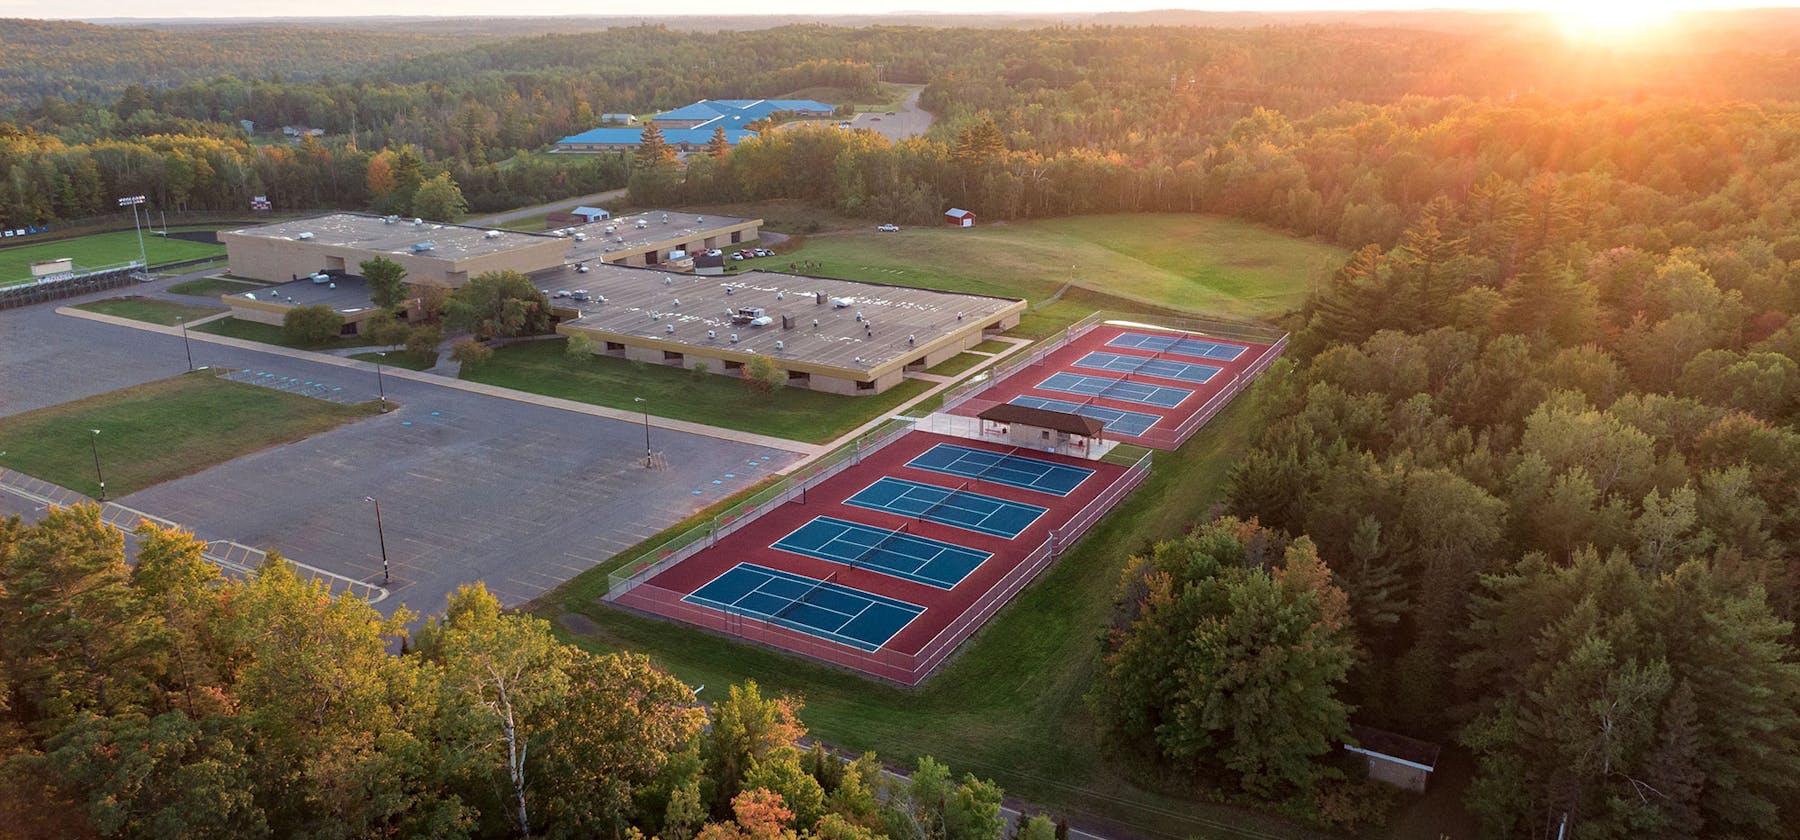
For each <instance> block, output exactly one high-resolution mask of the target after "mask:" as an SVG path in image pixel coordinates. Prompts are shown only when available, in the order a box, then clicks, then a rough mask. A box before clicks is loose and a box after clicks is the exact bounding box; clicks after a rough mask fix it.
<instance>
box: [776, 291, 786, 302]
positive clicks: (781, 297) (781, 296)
mask: <svg viewBox="0 0 1800 840" xmlns="http://www.w3.org/2000/svg"><path fill="white" fill-rule="evenodd" d="M775 299H776V300H787V296H786V295H784V294H782V293H780V292H776V293H775Z"/></svg>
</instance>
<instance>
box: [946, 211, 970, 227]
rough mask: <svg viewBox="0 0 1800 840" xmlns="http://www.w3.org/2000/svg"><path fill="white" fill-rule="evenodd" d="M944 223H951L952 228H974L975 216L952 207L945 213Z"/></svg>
mask: <svg viewBox="0 0 1800 840" xmlns="http://www.w3.org/2000/svg"><path fill="white" fill-rule="evenodd" d="M944 221H946V222H948V223H950V226H951V227H974V226H975V214H974V213H970V212H969V211H967V210H964V209H962V208H961V207H952V208H950V209H949V210H945V211H944Z"/></svg>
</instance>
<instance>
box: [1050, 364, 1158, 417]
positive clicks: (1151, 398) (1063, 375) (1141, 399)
mask: <svg viewBox="0 0 1800 840" xmlns="http://www.w3.org/2000/svg"><path fill="white" fill-rule="evenodd" d="M1037 387H1039V388H1041V389H1043V390H1045V391H1061V392H1062V393H1065V394H1080V395H1082V396H1084V397H1104V398H1106V399H1109V400H1119V401H1121V402H1134V403H1140V404H1143V405H1153V406H1156V407H1157V408H1174V407H1176V406H1178V405H1181V404H1182V402H1183V401H1185V400H1186V399H1187V398H1188V397H1191V396H1193V395H1194V392H1193V391H1189V390H1187V389H1185V388H1170V387H1168V386H1166V385H1146V384H1144V383H1142V382H1132V381H1130V380H1128V379H1115V378H1113V377H1110V376H1090V375H1088V374H1085V373H1068V372H1066V371H1059V372H1057V373H1053V374H1050V378H1048V379H1045V380H1044V381H1042V382H1039V383H1038V384H1037Z"/></svg>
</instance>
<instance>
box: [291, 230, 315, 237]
mask: <svg viewBox="0 0 1800 840" xmlns="http://www.w3.org/2000/svg"><path fill="white" fill-rule="evenodd" d="M312 236H313V235H312V231H310V230H308V231H301V232H300V233H297V234H295V235H294V238H295V239H311V238H312Z"/></svg>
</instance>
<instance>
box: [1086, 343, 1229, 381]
mask: <svg viewBox="0 0 1800 840" xmlns="http://www.w3.org/2000/svg"><path fill="white" fill-rule="evenodd" d="M1075 366H1076V367H1084V368H1088V369H1090V370H1108V371H1112V372H1113V373H1141V374H1143V375H1145V376H1154V377H1156V378H1158V379H1175V380H1179V381H1182V382H1194V383H1198V384H1202V385H1204V384H1206V383H1207V382H1211V381H1212V378H1213V377H1215V376H1218V375H1219V371H1220V368H1216V367H1213V366H1212V365H1196V364H1191V363H1189V362H1176V361H1171V360H1169V359H1158V358H1154V357H1151V356H1125V355H1121V354H1118V353H1103V352H1100V351H1095V352H1093V353H1089V354H1087V355H1086V356H1082V357H1081V358H1080V359H1077V360H1076V361H1075Z"/></svg>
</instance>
